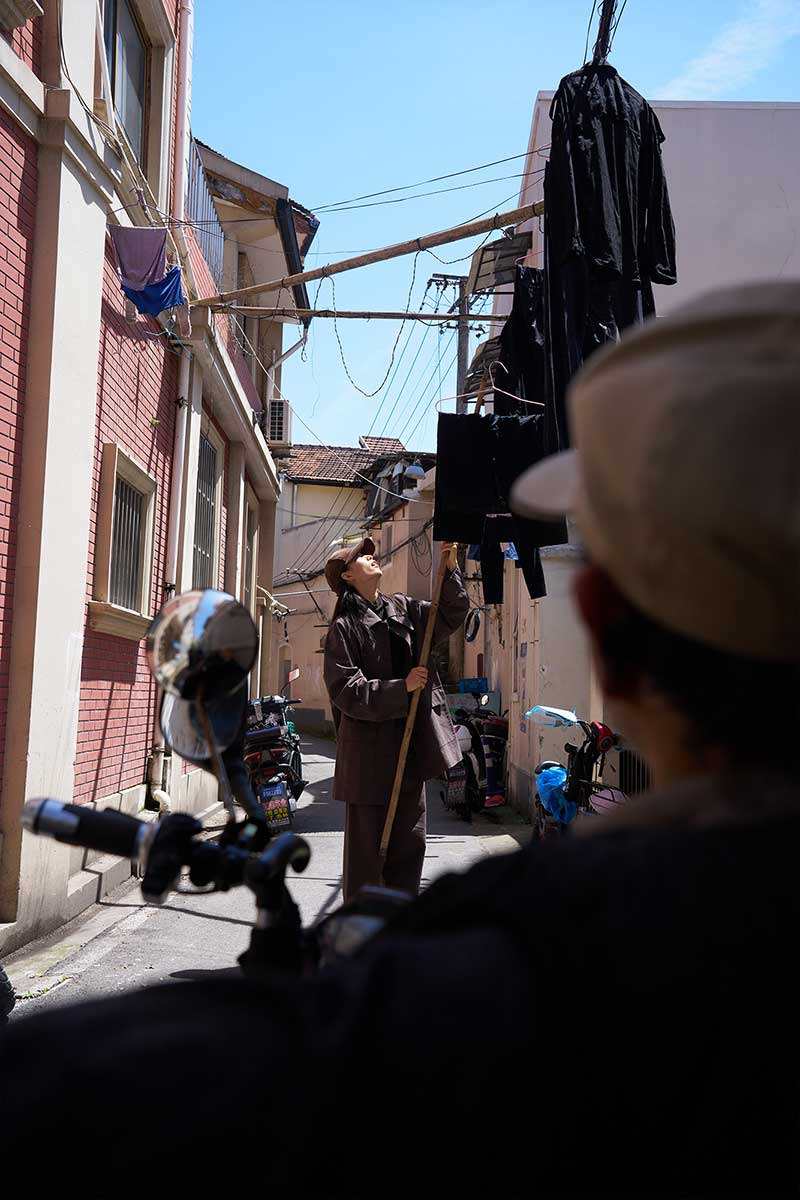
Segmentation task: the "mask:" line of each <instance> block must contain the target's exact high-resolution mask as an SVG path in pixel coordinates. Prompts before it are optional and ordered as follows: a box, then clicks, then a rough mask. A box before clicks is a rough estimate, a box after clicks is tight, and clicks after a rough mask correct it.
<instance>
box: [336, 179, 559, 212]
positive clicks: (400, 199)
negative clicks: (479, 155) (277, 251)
mask: <svg viewBox="0 0 800 1200" xmlns="http://www.w3.org/2000/svg"><path fill="white" fill-rule="evenodd" d="M543 172H544V167H537V168H536V170H535V171H521V172H520V173H519V174H517V175H496V176H495V177H494V178H493V179H476V180H475V182H474V183H459V184H457V185H456V187H448V188H436V189H435V190H434V191H432V192H416V193H415V194H414V195H413V196H396V197H395V198H394V200H370V201H368V202H367V203H366V204H348V205H347V206H346V207H342V208H328V209H326V210H325V212H324V215H325V216H326V217H332V216H335V214H336V213H341V212H354V211H355V210H356V209H359V208H381V207H383V206H384V205H386V204H405V203H406V202H407V201H408V200H422V199H423V198H424V197H425V196H443V195H445V193H446V192H464V191H466V190H467V189H468V188H476V187H483V186H484V184H487V183H503V182H505V180H507V179H526V178H527V177H528V176H529V175H541V174H543Z"/></svg>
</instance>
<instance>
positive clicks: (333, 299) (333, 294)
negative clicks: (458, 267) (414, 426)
mask: <svg viewBox="0 0 800 1200" xmlns="http://www.w3.org/2000/svg"><path fill="white" fill-rule="evenodd" d="M419 256H420V251H419V250H418V251H417V252H416V254H415V255H414V266H413V270H412V272H411V286H410V287H409V289H408V299H407V300H406V309H405V311H406V312H410V311H411V296H412V294H413V291H414V284H415V283H416V279H417V262H418V260H419ZM325 278H327V279H330V283H331V302H332V307H333V311H334V314H335V313H336V284H335V282H334V278H333V276H332V275H328V276H323V279H325ZM425 290H426V293H427V288H426V289H425ZM317 295H319V291H318V292H317ZM315 307H316V302H315ZM404 324H405V321H401V322H400V328H399V329H398V331H397V337H396V338H395V339H394V345H393V346H392V353H391V357H390V359H389V365H388V367H387V368H386V374H385V375H384V377H383V379H382V380H381V381H380V383H379V384H378V386H377V387H376V388H375V391H374V392H365V391H364V389H363V388H362V387H359V385H358V384H357V383H356V381H355V379H353V376H352V375H351V374H350V369H349V367H348V365H347V360H346V359H345V356H344V347H343V346H342V339H341V337H340V336H339V322H338V320H337V319H336V316H335V315H334V318H333V331H334V333H335V334H336V341H337V342H338V343H339V354H340V356H341V359H342V366H343V367H344V373H345V375H346V376H347V378H348V379H349V380H350V382H351V383H352V385H353V387H354V388H355V389H356V391H357V392H360V393H361V395H362V396H364V397H366V399H367V400H371V399H372V398H373V396H377V394H378V392H380V391H381V390H382V389H383V386H384V384H385V383H386V381H387V379H388V378H389V372H390V371H391V369H392V367H393V366H394V356H395V354H396V352H397V347H398V345H399V344H400V338H401V336H402V333H403V325H404Z"/></svg>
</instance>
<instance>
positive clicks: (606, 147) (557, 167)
mask: <svg viewBox="0 0 800 1200" xmlns="http://www.w3.org/2000/svg"><path fill="white" fill-rule="evenodd" d="M550 115H551V117H552V120H553V127H552V135H551V147H550V161H549V163H548V164H547V168H546V171H545V179H544V199H545V226H544V231H545V303H544V332H545V341H546V351H547V354H546V409H545V412H546V421H545V443H546V446H547V450H548V453H554V452H555V451H557V450H561V449H564V448H565V447H567V446H568V445H569V432H568V428H567V418H566V408H565V395H566V390H567V386H568V384H569V381H570V379H571V378H572V376H573V375H574V373H575V372H576V371H577V370H578V368H579V367H580V366H581V365H582V364H583V363H584V362H585V361H586V359H587V358H588V357H590V355H591V354H592V353H594V351H595V350H596V349H597V348H598V346H601V345H603V344H605V343H606V342H609V341H616V340H617V339H618V338H619V335H620V333H621V332H622V331H623V330H624V329H626V328H627V327H628V326H629V325H633V324H636V323H638V322H640V321H642V320H643V319H644V318H646V317H648V316H652V315H653V314H654V313H655V302H654V300H653V290H652V284H653V283H661V284H672V283H675V282H676V280H677V271H676V251H675V226H674V222H673V219H672V212H671V209H670V203H669V194H668V190H667V182H666V177H665V174H664V169H663V164H662V161H661V145H662V143H663V141H664V134H663V132H662V130H661V126H660V125H659V122H658V118H657V117H656V114H655V113H654V112H653V110H652V108H651V107H650V105H649V104H648V103H647V101H646V100H644V98H643V97H642V96H640V95H639V93H638V92H637V91H635V90H634V88H632V87H631V85H630V84H629V83H627V82H626V81H625V80H624V79H622V77H621V76H620V75H619V74H618V73H617V71H616V70H615V69H614V68H613V67H609V66H600V65H595V64H591V63H590V64H587V65H586V66H585V67H583V68H582V69H581V70H580V71H575V72H573V73H572V74H571V75H567V76H565V78H564V79H562V80H561V83H560V84H559V87H558V91H557V92H556V95H555V97H554V99H553V103H552V106H551V110H550Z"/></svg>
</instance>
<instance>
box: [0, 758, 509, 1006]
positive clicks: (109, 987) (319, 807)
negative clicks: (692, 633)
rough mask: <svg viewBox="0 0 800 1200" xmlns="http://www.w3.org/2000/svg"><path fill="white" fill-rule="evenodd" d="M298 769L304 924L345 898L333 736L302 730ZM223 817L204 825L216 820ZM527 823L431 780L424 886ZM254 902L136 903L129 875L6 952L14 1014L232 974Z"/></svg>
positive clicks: (179, 897)
mask: <svg viewBox="0 0 800 1200" xmlns="http://www.w3.org/2000/svg"><path fill="white" fill-rule="evenodd" d="M302 752H303V764H304V775H305V777H306V779H308V780H309V787H308V788H307V789H306V791H305V793H304V794H303V796H302V797H301V799H300V804H299V810H298V813H297V815H296V818H295V822H294V826H293V829H294V832H296V833H300V834H302V835H303V836H304V837H306V838H307V839H308V841H309V843H310V845H311V852H312V853H311V862H310V864H309V866H308V867H307V869H306V871H305V872H304V873H303V874H302V875H292V874H291V873H290V875H289V877H288V884H289V888H290V890H291V892H292V895H293V896H294V899H295V901H296V902H297V904H298V905H299V907H300V911H301V913H302V917H303V923H304V924H309V923H310V922H312V921H313V920H314V919H315V917H317V916H318V915H319V914H320V913H321V912H322V911H323V910H327V909H330V908H334V907H336V905H337V904H339V903H341V898H342V897H341V872H342V847H343V837H344V835H343V830H344V806H343V805H342V804H340V803H338V802H336V801H334V800H333V799H332V795H331V790H332V783H333V767H334V745H333V742H329V741H323V740H320V739H316V738H308V737H304V738H303V745H302ZM221 820H222V816H216V817H212V818H211V819H210V820H209V821H207V824H208V825H213V824H219V823H220V822H221ZM530 833H531V831H530V826H528V825H526V824H525V823H524V822H523V821H522V820H521V819H519V818H517V817H515V816H514V814H512V813H510V812H507V811H506V810H505V809H499V810H495V812H494V813H492V814H486V815H485V816H480V817H478V818H476V819H475V820H474V821H473V822H472V823H471V824H467V823H465V822H464V821H460V820H457V819H456V818H455V817H454V816H453V815H452V814H450V813H448V812H447V811H446V810H445V808H444V805H443V804H442V799H441V786H440V784H439V783H438V782H437V781H434V782H433V783H431V784H429V785H428V846H427V853H426V856H425V867H424V872H423V887H427V886H429V885H430V884H431V883H432V882H433V880H434V879H436V878H437V876H439V875H442V874H444V873H446V872H448V871H464V870H466V869H467V868H468V867H470V866H471V865H472V864H473V863H474V862H476V861H478V860H479V859H481V858H484V857H485V856H487V855H492V854H503V853H508V852H509V851H512V850H515V849H516V848H517V847H518V846H519V845H523V844H525V843H526V842H527V841H528V840H529V838H530ZM254 915H255V902H254V899H253V895H252V893H251V892H250V891H249V890H248V889H247V888H245V887H241V888H236V889H235V890H233V891H230V892H222V893H214V894H198V893H181V892H175V893H172V894H171V895H170V896H169V898H168V899H167V902H166V903H165V904H164V905H162V906H160V907H155V906H151V905H146V904H144V903H143V902H142V898H141V893H140V891H139V886H138V883H137V882H136V881H134V880H132V881H131V882H129V883H126V884H125V885H124V886H123V887H121V888H119V889H118V890H117V891H116V892H115V893H113V894H112V895H110V896H108V897H107V898H106V899H105V900H103V901H102V902H101V903H99V904H95V905H93V906H92V907H91V908H90V909H88V910H87V911H86V912H84V913H82V914H81V915H80V916H79V917H77V918H76V919H75V920H74V921H72V922H70V923H69V925H66V926H63V927H62V928H61V929H59V930H57V931H56V932H55V933H53V934H51V935H49V936H48V937H46V938H42V939H40V940H39V941H38V942H33V943H31V944H30V945H28V946H26V947H23V949H21V950H19V951H17V953H16V954H13V955H11V956H10V957H9V958H7V959H6V960H5V964H4V965H5V967H6V970H7V971H8V974H9V975H10V977H11V979H12V982H13V984H14V987H15V988H16V991H17V994H18V997H19V998H18V1002H17V1007H16V1009H15V1010H14V1013H13V1014H12V1018H11V1019H12V1020H19V1019H20V1018H21V1017H24V1016H25V1015H26V1014H29V1013H32V1012H37V1011H43V1010H46V1009H48V1008H52V1007H54V1006H56V1005H62V1004H71V1003H74V1002H75V1001H78V1000H88V999H94V998H97V997H99V996H109V995H117V994H119V993H122V992H127V991H132V990H135V989H137V988H142V987H147V986H149V985H151V984H155V983H166V982H169V981H170V980H185V979H204V978H213V977H214V976H220V975H221V974H222V973H231V974H234V975H235V974H238V970H239V969H238V967H237V965H236V958H237V956H238V955H239V954H240V953H241V952H242V951H243V950H244V949H246V947H247V945H248V941H249V936H250V930H251V927H252V920H253V917H254Z"/></svg>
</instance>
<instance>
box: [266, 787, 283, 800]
mask: <svg viewBox="0 0 800 1200" xmlns="http://www.w3.org/2000/svg"><path fill="white" fill-rule="evenodd" d="M261 795H262V797H263V798H264V799H265V800H271V799H272V797H273V796H285V795H286V785H285V784H283V783H273V784H269V785H268V786H266V787H263V788H262V789H261Z"/></svg>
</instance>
